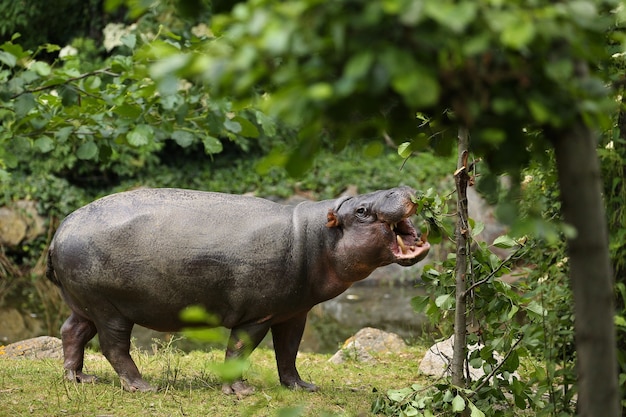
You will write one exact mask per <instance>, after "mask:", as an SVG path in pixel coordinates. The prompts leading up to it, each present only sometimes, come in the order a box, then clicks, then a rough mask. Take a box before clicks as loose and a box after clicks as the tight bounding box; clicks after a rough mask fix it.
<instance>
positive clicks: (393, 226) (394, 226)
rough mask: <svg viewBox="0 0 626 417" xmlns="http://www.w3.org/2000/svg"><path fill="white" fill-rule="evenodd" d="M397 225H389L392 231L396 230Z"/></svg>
mask: <svg viewBox="0 0 626 417" xmlns="http://www.w3.org/2000/svg"><path fill="white" fill-rule="evenodd" d="M396 225H397V223H389V227H391V230H392V231H393V230H396Z"/></svg>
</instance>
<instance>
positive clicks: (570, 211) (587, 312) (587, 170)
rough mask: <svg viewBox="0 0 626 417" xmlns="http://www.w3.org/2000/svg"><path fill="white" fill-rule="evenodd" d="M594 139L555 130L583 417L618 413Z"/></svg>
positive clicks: (577, 128)
mask: <svg viewBox="0 0 626 417" xmlns="http://www.w3.org/2000/svg"><path fill="white" fill-rule="evenodd" d="M595 145H596V140H595V138H594V135H593V134H592V132H591V131H590V130H589V129H588V128H587V127H586V126H584V125H583V124H582V123H578V124H575V125H574V126H572V127H571V129H569V130H566V131H560V132H556V135H555V137H554V147H555V151H556V162H557V169H558V175H559V186H560V190H561V200H562V203H563V206H562V212H563V216H564V219H565V221H566V222H567V223H569V224H570V225H572V226H574V227H575V228H576V231H577V235H576V237H574V238H570V239H568V252H569V264H570V285H571V286H572V291H573V294H574V315H575V321H574V330H575V335H576V352H577V358H578V363H577V373H578V389H579V392H578V412H579V415H580V416H582V417H598V416H606V417H618V416H619V415H620V402H619V392H618V386H617V385H618V384H617V358H616V351H615V329H614V325H613V316H614V307H613V278H612V272H611V264H610V261H609V250H608V231H607V226H606V217H605V210H604V204H603V200H602V181H601V178H600V166H599V161H598V158H597V155H596V149H595Z"/></svg>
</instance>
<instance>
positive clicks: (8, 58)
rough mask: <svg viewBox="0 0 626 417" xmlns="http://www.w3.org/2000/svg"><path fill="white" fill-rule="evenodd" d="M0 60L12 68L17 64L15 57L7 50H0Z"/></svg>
mask: <svg viewBox="0 0 626 417" xmlns="http://www.w3.org/2000/svg"><path fill="white" fill-rule="evenodd" d="M0 62H2V63H3V64H4V65H6V66H7V67H9V68H13V67H14V66H15V64H17V57H16V56H15V55H13V54H11V53H9V52H6V51H0Z"/></svg>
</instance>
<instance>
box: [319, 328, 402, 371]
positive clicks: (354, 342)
mask: <svg viewBox="0 0 626 417" xmlns="http://www.w3.org/2000/svg"><path fill="white" fill-rule="evenodd" d="M405 348H406V343H404V340H402V338H401V337H400V336H398V335H397V334H395V333H389V332H385V331H382V330H378V329H374V328H371V327H365V328H363V329H361V330H359V331H358V332H357V333H356V334H355V335H354V336H352V337H350V338H349V339H348V340H346V341H345V342H344V344H343V346H342V347H341V349H340V350H339V351H337V353H335V354H334V355H333V356H332V357H331V358H330V359H329V360H328V361H329V362H331V363H334V364H340V363H343V362H345V361H346V360H348V359H352V360H356V361H358V362H373V361H375V359H374V357H373V356H372V353H387V352H394V353H395V352H399V351H401V350H404V349H405Z"/></svg>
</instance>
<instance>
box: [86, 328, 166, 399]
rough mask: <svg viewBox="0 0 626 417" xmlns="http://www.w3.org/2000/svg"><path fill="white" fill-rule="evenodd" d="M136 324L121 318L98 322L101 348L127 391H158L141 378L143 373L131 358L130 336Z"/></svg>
mask: <svg viewBox="0 0 626 417" xmlns="http://www.w3.org/2000/svg"><path fill="white" fill-rule="evenodd" d="M133 325H134V323H132V322H130V321H128V320H126V319H123V318H121V317H116V318H110V317H109V319H108V320H106V321H98V322H97V323H96V326H97V328H98V335H99V338H100V348H101V349H102V353H103V354H104V356H105V357H106V358H107V360H108V361H109V363H111V365H112V366H113V369H115V372H117V374H118V375H119V377H120V380H121V382H122V387H123V388H124V389H125V390H126V391H130V392H135V391H141V392H145V391H156V388H154V387H152V386H151V385H150V384H148V383H147V382H146V381H144V380H143V378H142V377H141V373H140V372H139V369H138V368H137V365H135V362H134V361H133V358H132V357H131V356H130V335H131V332H132V330H133Z"/></svg>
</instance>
